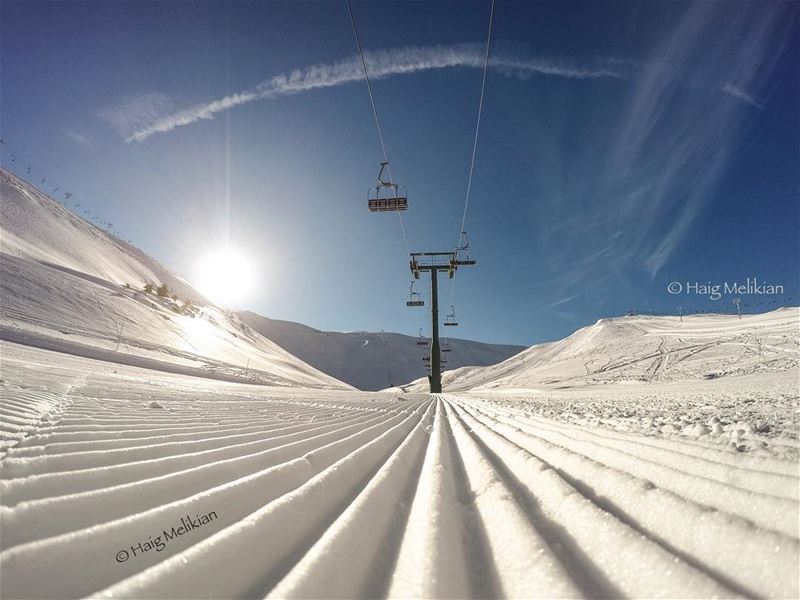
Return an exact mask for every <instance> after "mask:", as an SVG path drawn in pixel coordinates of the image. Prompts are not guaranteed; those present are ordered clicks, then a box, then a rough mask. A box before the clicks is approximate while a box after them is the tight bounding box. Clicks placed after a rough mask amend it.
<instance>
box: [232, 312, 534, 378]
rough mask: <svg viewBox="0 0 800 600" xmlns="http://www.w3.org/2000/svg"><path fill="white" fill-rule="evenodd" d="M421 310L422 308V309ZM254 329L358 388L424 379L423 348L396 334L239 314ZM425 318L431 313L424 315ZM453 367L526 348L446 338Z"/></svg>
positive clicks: (491, 361) (497, 359) (486, 361)
mask: <svg viewBox="0 0 800 600" xmlns="http://www.w3.org/2000/svg"><path fill="white" fill-rule="evenodd" d="M423 310H424V309H423ZM238 316H239V317H240V318H241V319H242V321H244V322H245V323H247V325H249V326H250V327H252V328H253V330H255V331H257V332H258V333H260V334H261V335H263V336H264V337H266V338H268V339H270V340H272V341H273V342H275V343H276V344H278V345H279V346H280V347H281V348H283V349H284V350H286V351H288V352H290V353H291V354H293V355H294V356H297V357H298V358H301V359H302V360H304V361H305V362H307V363H308V364H310V365H313V366H314V367H316V368H317V369H319V370H320V371H322V372H323V373H327V374H328V375H331V376H333V377H335V378H336V379H338V380H340V381H344V382H346V383H349V384H350V385H352V386H354V387H356V388H358V389H360V390H372V391H376V390H381V389H384V388H387V387H392V386H393V385H402V384H405V383H408V382H410V381H413V380H415V379H418V378H420V377H422V376H424V375H425V365H424V363H423V362H422V357H423V356H424V355H427V354H428V348H429V347H427V346H418V345H417V341H418V338H416V337H413V336H408V335H401V334H399V333H388V332H382V333H368V332H364V331H356V332H338V331H320V330H318V329H313V328H311V327H307V326H306V325H302V324H300V323H293V322H291V321H280V320H277V319H268V318H266V317H262V316H261V315H258V314H255V313H252V312H241V313H239V315H238ZM426 319H429V314H428V313H426ZM449 343H450V347H451V351H450V352H449V353H448V355H447V360H448V364H449V365H450V366H451V368H458V367H466V366H485V365H493V364H496V363H498V362H500V361H503V360H505V359H507V358H509V357H510V356H513V355H515V354H517V353H519V352H520V351H522V350H524V348H523V347H522V346H509V345H501V344H485V343H482V342H474V341H471V340H461V339H456V338H450V339H449Z"/></svg>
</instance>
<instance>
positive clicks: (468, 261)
mask: <svg viewBox="0 0 800 600" xmlns="http://www.w3.org/2000/svg"><path fill="white" fill-rule="evenodd" d="M474 264H475V259H474V258H472V256H470V252H469V238H468V237H467V232H466V231H462V232H461V245H460V246H459V247H458V248H456V249H455V250H454V251H453V257H452V258H451V259H450V271H455V270H456V268H458V266H460V265H464V266H472V265H474Z"/></svg>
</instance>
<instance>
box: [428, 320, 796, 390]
mask: <svg viewBox="0 0 800 600" xmlns="http://www.w3.org/2000/svg"><path fill="white" fill-rule="evenodd" d="M799 357H800V309H798V308H781V309H778V310H775V311H773V312H769V313H765V314H759V315H742V318H741V319H739V318H738V317H737V316H736V315H713V314H711V315H705V314H704V315H690V316H685V317H683V319H682V320H681V319H679V318H678V317H649V316H642V315H637V316H632V317H620V318H615V319H601V320H599V321H598V322H597V323H595V324H594V325H590V326H588V327H584V328H582V329H579V330H578V331H576V332H575V333H573V334H572V335H570V336H568V337H566V338H564V339H563V340H559V341H555V342H548V343H545V344H538V345H536V346H532V347H531V348H528V349H527V350H525V351H524V352H521V353H519V354H517V355H515V356H513V357H511V358H509V359H508V360H506V361H504V362H502V363H499V364H497V365H493V366H490V367H484V368H471V367H468V368H462V369H455V370H451V371H448V372H447V373H445V374H444V376H443V382H444V385H445V386H446V387H447V389H448V390H492V389H503V390H513V389H528V388H540V387H547V388H551V389H552V388H561V389H564V388H572V387H583V386H591V385H603V384H611V383H617V384H636V383H654V382H681V381H700V380H708V379H717V378H723V377H731V376H738V375H752V374H758V373H771V372H785V371H792V370H794V371H796V370H797V368H798V359H799ZM425 383H426V382H424V381H422V380H420V381H417V382H415V384H414V386H413V389H422V388H424V386H425Z"/></svg>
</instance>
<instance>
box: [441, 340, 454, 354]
mask: <svg viewBox="0 0 800 600" xmlns="http://www.w3.org/2000/svg"><path fill="white" fill-rule="evenodd" d="M451 351H452V348H451V347H450V340H445V341H444V343H443V344H442V352H451Z"/></svg>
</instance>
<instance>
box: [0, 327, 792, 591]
mask: <svg viewBox="0 0 800 600" xmlns="http://www.w3.org/2000/svg"><path fill="white" fill-rule="evenodd" d="M2 351H3V357H4V382H3V384H2V387H1V388H0V389H2V392H3V398H4V401H3V409H4V419H5V415H6V414H8V415H10V414H11V413H14V414H22V411H23V410H26V411H27V413H26V414H28V415H30V416H31V418H33V417H34V416H35V415H37V414H40V415H43V414H44V413H45V412H46V413H47V414H49V415H51V416H50V418H49V419H48V420H46V421H45V420H43V418H40V419H39V420H37V422H36V425H35V427H33V428H32V429H30V430H29V431H28V433H27V435H26V436H25V437H24V438H23V439H22V440H21V441H20V443H19V444H18V445H17V446H15V447H12V448H9V449H8V455H7V456H6V457H5V458H4V459H3V460H2V461H0V503H1V504H2V505H1V506H0V525H2V530H3V536H2V538H0V546H1V547H2V552H1V553H0V564H1V565H2V575H3V576H2V579H1V580H0V593H2V596H3V597H50V598H70V597H80V596H87V595H97V596H98V597H124V598H147V597H153V598H163V597H174V598H180V597H185V598H203V597H205V598H219V597H253V596H270V597H280V598H286V597H361V596H367V597H382V596H391V597H466V596H473V595H479V596H482V597H501V596H502V597H543V596H544V597H560V596H568V597H576V596H579V597H582V596H598V595H600V596H612V597H665V598H667V597H668V598H674V597H729V596H732V595H745V596H767V597H796V596H797V594H798V593H800V589H798V583H797V582H798V575H800V574H799V573H798V565H799V564H800V541H798V537H799V536H798V522H797V520H798V504H799V503H800V499H798V489H799V488H798V484H799V483H800V473H798V464H797V458H796V454H792V453H787V452H777V451H772V450H770V451H766V452H760V451H758V450H755V449H753V450H747V451H737V450H735V449H733V448H732V447H730V446H728V445H720V444H716V443H706V442H704V441H703V440H704V439H705V438H707V437H709V436H708V435H706V436H703V437H699V438H698V437H696V436H686V435H683V434H682V433H681V432H675V433H672V434H669V435H664V434H659V433H655V432H653V431H652V430H637V431H633V430H632V429H615V428H613V427H611V426H610V424H609V423H601V422H590V421H588V420H582V419H578V418H573V419H571V420H570V419H566V418H564V417H563V416H562V414H561V413H551V416H545V414H544V413H545V412H546V411H541V410H537V409H536V408H535V406H536V404H534V403H531V402H530V401H529V400H527V399H525V398H520V396H519V395H507V396H505V397H502V396H500V395H498V396H488V395H485V394H483V393H471V394H463V393H455V394H444V395H433V396H432V395H430V394H405V395H403V396H401V397H400V398H398V397H397V395H396V394H388V393H384V394H376V393H365V392H354V391H347V390H320V389H307V388H290V387H275V386H253V385H249V384H243V383H234V382H226V381H219V380H213V379H204V378H196V377H187V376H184V375H178V374H172V373H164V372H156V371H151V370H146V369H141V368H139V367H135V366H129V365H118V364H114V363H103V362H99V361H93V360H91V359H87V358H83V357H77V356H72V355H66V354H61V353H56V352H52V351H48V350H43V349H38V348H33V347H30V346H25V345H19V344H13V343H9V342H3V343H2ZM33 381H35V382H37V384H36V385H37V387H38V388H39V389H37V390H35V392H36V393H35V394H33V393H30V390H28V389H23V388H22V387H21V385H20V384H23V382H33ZM711 383H715V382H705V384H706V385H709V384H711ZM626 389H627V388H626ZM41 394H48V398H49V402H48V403H42V401H41V399H40V398H41V397H40V395H41ZM635 396H636V394H634V393H632V392H630V397H629V398H628V399H627V401H626V405H627V406H628V407H629V408H630V407H632V406H633V405H634V402H635V400H634V398H635ZM535 397H536V403H537V404H538V403H540V402H541V400H542V398H541V395H537V396H535ZM6 400H8V401H9V402H6ZM153 402H156V403H158V404H160V405H161V406H162V407H163V408H162V409H160V410H153V409H151V408H149V406H150V404H151V403H153ZM575 414H579V413H577V412H576V413H575ZM748 422H749V421H748ZM733 425H734V426H736V427H737V428H738V426H739V422H738V421H737V422H735V423H733ZM746 435H747V434H746ZM749 435H757V432H754V433H753V434H749ZM765 439H768V440H769V439H773V440H774V443H775V444H776V445H780V447H781V448H784V449H785V448H786V447H794V448H795V449H796V447H797V442H796V439H794V441H792V440H793V438H791V437H779V438H765ZM771 444H772V442H771V443H770V445H769V446H768V447H771ZM792 444H794V445H792ZM211 512H214V513H215V514H216V515H217V517H216V518H215V519H213V520H211V521H210V522H208V523H207V524H204V525H202V526H201V527H197V528H194V529H192V530H190V531H188V532H187V533H185V534H183V535H181V536H178V537H174V538H173V539H171V540H168V541H166V543H164V547H163V548H162V549H161V550H156V549H153V550H149V551H141V552H140V551H138V549H137V555H136V556H129V557H128V558H127V559H126V560H123V561H122V562H118V561H117V558H116V556H117V553H119V552H120V551H122V550H125V551H126V552H128V553H129V554H132V553H133V550H132V549H131V546H133V547H137V544H139V543H144V542H147V541H148V540H150V539H151V538H152V540H153V541H154V543H155V541H156V539H157V538H158V537H159V536H161V538H162V539H161V542H164V530H166V531H167V532H170V530H171V527H173V526H176V525H177V526H179V525H180V522H181V518H182V517H183V518H185V517H186V515H189V516H190V517H191V518H192V519H194V518H195V515H206V514H210V513H211ZM78 548H79V549H80V551H79V552H77V551H75V549H78ZM137 548H138V547H137ZM256 548H257V549H258V550H257V551H254V549H256ZM343 557H345V558H343ZM41 573H47V576H41Z"/></svg>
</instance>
